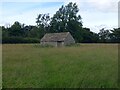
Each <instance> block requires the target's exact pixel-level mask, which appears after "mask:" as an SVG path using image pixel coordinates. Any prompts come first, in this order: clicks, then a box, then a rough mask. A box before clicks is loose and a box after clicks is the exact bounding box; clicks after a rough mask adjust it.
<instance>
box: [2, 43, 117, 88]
mask: <svg viewBox="0 0 120 90" xmlns="http://www.w3.org/2000/svg"><path fill="white" fill-rule="evenodd" d="M117 46H118V45H117V44H80V45H79V46H78V45H77V46H69V47H61V48H56V47H44V48H43V47H41V46H39V45H35V44H4V45H3V46H2V47H3V88H115V87H117V75H118V74H117V71H118V48H117Z"/></svg>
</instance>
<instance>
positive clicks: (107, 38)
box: [98, 28, 110, 42]
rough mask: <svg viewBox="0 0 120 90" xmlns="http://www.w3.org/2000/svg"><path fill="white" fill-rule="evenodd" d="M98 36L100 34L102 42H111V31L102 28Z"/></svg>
mask: <svg viewBox="0 0 120 90" xmlns="http://www.w3.org/2000/svg"><path fill="white" fill-rule="evenodd" d="M98 34H99V39H100V42H110V32H109V30H105V29H104V28H102V29H101V30H100V32H99V33H98Z"/></svg>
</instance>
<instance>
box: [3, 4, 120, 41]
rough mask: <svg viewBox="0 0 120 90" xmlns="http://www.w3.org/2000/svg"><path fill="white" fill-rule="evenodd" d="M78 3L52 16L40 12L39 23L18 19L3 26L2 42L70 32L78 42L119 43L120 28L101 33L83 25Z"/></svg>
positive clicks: (63, 7) (34, 38)
mask: <svg viewBox="0 0 120 90" xmlns="http://www.w3.org/2000/svg"><path fill="white" fill-rule="evenodd" d="M78 12H79V9H78V6H77V4H76V3H72V2H70V3H69V4H68V5H66V6H64V5H62V6H61V7H60V8H59V10H58V11H57V12H56V13H55V14H54V15H53V17H50V15H49V14H39V15H38V16H37V18H36V24H37V25H25V24H21V23H20V22H18V21H16V22H14V24H13V25H12V26H10V27H6V28H5V27H4V26H1V28H2V43H38V42H40V39H41V38H42V37H43V36H44V35H45V34H46V33H59V32H70V33H71V35H72V36H73V37H74V39H75V41H76V42H77V43H119V42H120V28H114V29H112V30H105V29H104V28H102V29H101V30H100V31H99V33H95V32H92V31H91V30H90V28H87V27H83V24H82V18H81V16H80V15H78Z"/></svg>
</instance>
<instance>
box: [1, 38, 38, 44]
mask: <svg viewBox="0 0 120 90" xmlns="http://www.w3.org/2000/svg"><path fill="white" fill-rule="evenodd" d="M39 41H40V40H39V39H36V38H22V37H3V38H2V43H3V44H4V43H39Z"/></svg>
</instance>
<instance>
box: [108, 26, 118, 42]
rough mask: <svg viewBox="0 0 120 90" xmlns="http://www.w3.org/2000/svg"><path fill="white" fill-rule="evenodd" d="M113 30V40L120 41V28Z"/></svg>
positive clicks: (111, 35)
mask: <svg viewBox="0 0 120 90" xmlns="http://www.w3.org/2000/svg"><path fill="white" fill-rule="evenodd" d="M111 32H112V33H111V34H110V37H111V42H120V28H114V29H113V30H111Z"/></svg>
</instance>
